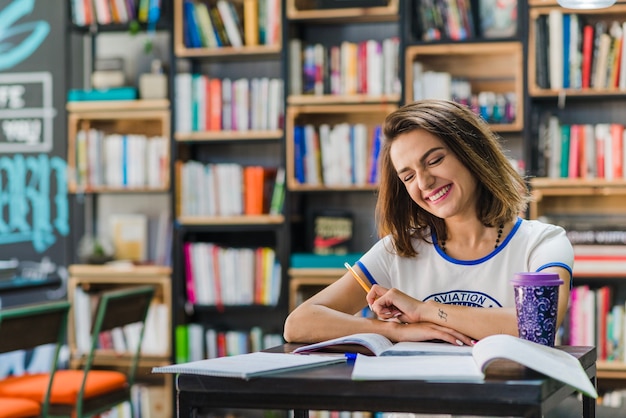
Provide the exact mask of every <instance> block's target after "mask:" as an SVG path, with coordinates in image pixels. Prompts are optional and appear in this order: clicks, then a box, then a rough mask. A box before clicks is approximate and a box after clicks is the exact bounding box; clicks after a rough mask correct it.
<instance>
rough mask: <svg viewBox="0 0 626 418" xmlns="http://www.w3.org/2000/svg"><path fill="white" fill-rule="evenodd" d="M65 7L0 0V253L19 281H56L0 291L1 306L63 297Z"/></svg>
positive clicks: (58, 2) (61, 2) (61, 1)
mask: <svg viewBox="0 0 626 418" xmlns="http://www.w3.org/2000/svg"><path fill="white" fill-rule="evenodd" d="M68 14H69V13H68V1H67V0H0V260H11V259H15V260H17V261H18V268H17V270H16V273H15V277H16V278H18V279H19V283H29V282H36V281H38V280H48V281H49V280H50V279H51V278H55V277H58V278H59V279H60V280H61V283H60V284H59V286H58V288H57V289H52V290H50V289H49V288H42V289H46V290H40V291H37V290H30V291H29V292H26V293H24V295H23V297H22V296H20V293H19V292H15V291H11V292H10V296H9V294H8V293H4V292H2V291H1V290H0V302H1V303H2V306H7V305H13V304H16V303H23V302H26V301H33V300H37V299H57V298H60V297H64V296H65V286H64V284H65V278H66V277H67V273H66V269H65V265H66V264H67V260H68V254H67V247H68V245H67V244H68V241H67V240H68V236H69V233H70V227H71V225H70V223H69V200H68V193H67V162H66V155H67V152H66V143H67V138H66V131H67V127H66V116H65V110H64V109H65V94H66V91H67V86H66V84H67V80H66V68H67V61H68V59H67V56H68V51H67V47H66V39H67V38H66V24H67V20H68V17H69V16H68ZM0 289H1V288H0ZM31 289H33V288H31ZM34 289H37V287H35V288H34ZM3 294H4V295H5V296H4V297H3ZM22 299H24V300H22Z"/></svg>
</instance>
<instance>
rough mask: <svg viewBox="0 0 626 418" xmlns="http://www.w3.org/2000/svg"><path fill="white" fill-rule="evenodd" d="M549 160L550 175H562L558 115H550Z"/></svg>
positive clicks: (554, 176)
mask: <svg viewBox="0 0 626 418" xmlns="http://www.w3.org/2000/svg"><path fill="white" fill-rule="evenodd" d="M548 141H549V143H548V144H547V146H548V149H549V157H548V158H549V160H548V177H550V178H559V177H561V124H560V123H559V118H558V117H557V116H550V119H549V121H548Z"/></svg>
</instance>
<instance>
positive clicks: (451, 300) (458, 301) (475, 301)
mask: <svg viewBox="0 0 626 418" xmlns="http://www.w3.org/2000/svg"><path fill="white" fill-rule="evenodd" d="M428 300H434V301H435V302H439V303H444V304H446V305H461V306H473V307H480V308H501V307H502V305H500V303H499V302H498V301H497V300H495V299H494V298H492V297H491V296H489V295H487V294H485V293H482V292H474V291H471V290H451V291H449V292H441V293H435V294H434V295H430V296H428V297H427V298H426V299H424V302H426V301H428Z"/></svg>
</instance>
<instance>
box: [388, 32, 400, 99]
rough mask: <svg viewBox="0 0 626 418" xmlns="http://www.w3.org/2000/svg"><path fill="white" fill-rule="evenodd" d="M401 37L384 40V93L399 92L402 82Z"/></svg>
mask: <svg viewBox="0 0 626 418" xmlns="http://www.w3.org/2000/svg"><path fill="white" fill-rule="evenodd" d="M399 66H400V39H399V38H398V37H393V38H387V39H385V40H383V93H384V94H399V93H400V92H401V91H402V83H400V75H399V71H400V67H399Z"/></svg>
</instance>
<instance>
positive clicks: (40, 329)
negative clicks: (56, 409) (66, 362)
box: [0, 301, 70, 418]
mask: <svg viewBox="0 0 626 418" xmlns="http://www.w3.org/2000/svg"><path fill="white" fill-rule="evenodd" d="M69 309H70V304H69V302H67V301H60V302H43V303H37V304H33V305H26V306H20V307H15V308H8V309H2V310H0V353H8V352H11V351H16V350H30V349H33V348H36V347H38V346H41V345H45V344H56V349H55V351H54V357H53V360H52V364H51V366H50V371H49V373H46V374H45V376H46V378H45V379H43V381H42V383H43V387H42V388H43V390H42V391H41V392H40V393H38V396H36V397H33V398H31V399H24V398H23V397H21V396H13V395H0V405H2V408H0V409H1V411H0V417H14V418H17V417H20V418H21V417H30V416H39V415H40V416H43V417H47V416H48V408H49V402H50V393H51V387H52V384H53V379H54V377H55V372H56V371H57V368H58V358H59V351H60V349H61V347H62V346H63V344H64V343H65V335H66V331H67V317H68V312H69ZM16 378H19V377H13V376H11V377H7V378H5V379H3V380H1V381H0V385H1V384H3V383H4V382H6V381H10V380H13V379H16Z"/></svg>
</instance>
